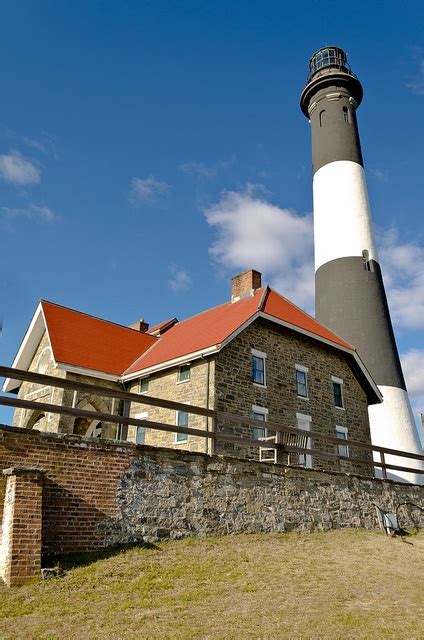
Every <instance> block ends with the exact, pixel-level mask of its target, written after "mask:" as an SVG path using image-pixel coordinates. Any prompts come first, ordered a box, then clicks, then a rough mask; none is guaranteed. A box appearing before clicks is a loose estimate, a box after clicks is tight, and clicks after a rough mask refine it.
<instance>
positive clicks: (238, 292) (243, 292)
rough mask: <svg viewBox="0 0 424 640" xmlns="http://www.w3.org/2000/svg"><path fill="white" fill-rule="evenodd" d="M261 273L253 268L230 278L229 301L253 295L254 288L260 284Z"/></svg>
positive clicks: (258, 287) (257, 287)
mask: <svg viewBox="0 0 424 640" xmlns="http://www.w3.org/2000/svg"><path fill="white" fill-rule="evenodd" d="M261 278H262V274H261V273H259V271H256V270H255V269H250V270H249V271H245V272H244V273H239V275H238V276H234V278H231V302H237V300H241V299H242V298H247V297H248V296H253V294H254V293H255V291H256V289H260V288H261V286H262V281H261Z"/></svg>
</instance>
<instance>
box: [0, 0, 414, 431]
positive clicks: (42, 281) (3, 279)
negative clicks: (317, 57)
mask: <svg viewBox="0 0 424 640" xmlns="http://www.w3.org/2000/svg"><path fill="white" fill-rule="evenodd" d="M325 44H333V45H337V46H340V47H342V48H344V49H345V50H346V51H347V53H348V56H349V62H350V64H351V67H352V70H353V71H354V72H355V73H356V74H357V75H358V76H359V78H360V80H361V82H362V84H363V87H364V100H363V103H362V105H361V106H360V108H359V109H358V113H357V115H358V121H359V128H360V135H361V142H362V150H363V154H364V161H365V169H366V174H367V181H368V189H369V196H370V201H371V207H372V211H373V218H374V223H375V228H376V234H377V244H378V246H379V251H380V261H381V264H382V268H383V275H384V279H385V283H386V289H387V294H388V299H389V305H390V309H391V313H392V319H393V322H394V327H395V333H396V337H397V342H398V347H399V351H400V354H401V359H402V363H403V367H404V372H405V375H406V380H407V385H408V389H409V392H410V397H411V400H412V403H413V407H414V411H415V412H418V411H419V410H422V411H424V340H423V328H424V223H423V207H424V204H423V203H424V180H423V149H424V121H423V117H422V114H423V108H424V7H423V6H422V3H421V2H419V1H415V0H410V1H409V2H408V3H402V4H401V3H399V2H398V1H396V2H395V1H394V0H386V1H385V2H379V1H374V2H372V3H369V2H364V1H362V0H358V1H356V2H355V3H341V2H332V1H327V2H326V1H321V2H315V1H310V2H308V1H306V2H303V3H283V2H281V1H274V0H269V1H267V2H264V1H263V0H261V1H259V0H257V1H256V0H244V2H243V3H241V2H234V1H233V0H226V1H225V2H223V1H220V0H215V1H214V2H212V1H209V0H208V1H205V0H184V2H174V1H165V0H155V1H147V0H144V1H143V2H139V1H132V2H125V1H123V0H120V1H119V2H111V1H107V0H105V1H102V2H100V1H98V0H90V2H86V1H81V0H72V2H71V1H69V0H68V1H65V0H61V1H59V2H57V0H54V1H52V0H43V2H39V0H37V1H29V0H13V1H10V0H4V1H3V2H2V3H1V7H0V60H1V65H0V79H1V94H0V95H1V99H0V248H1V250H0V268H1V276H0V320H1V321H2V323H3V330H2V334H1V337H0V362H2V363H4V364H7V365H8V364H10V363H11V362H12V360H13V358H14V356H15V354H16V351H17V349H18V347H19V344H20V341H21V339H22V336H23V334H24V332H25V330H26V328H27V326H28V324H29V322H30V320H31V317H32V314H33V313H34V311H35V308H36V306H37V304H38V301H39V300H40V299H41V298H43V299H47V300H51V301H53V302H57V303H59V304H63V305H65V306H69V307H72V308H75V309H79V310H81V311H84V312H86V313H90V314H93V315H96V316H100V317H103V318H106V319H108V320H112V321H114V322H118V323H120V324H124V325H128V324H131V323H133V322H135V321H137V320H138V319H140V318H141V317H143V318H144V319H145V320H146V321H147V322H149V323H150V325H153V324H155V323H157V322H160V321H162V320H164V319H167V318H169V317H173V316H177V317H178V318H179V319H180V320H181V319H184V318H185V317H188V316H190V315H192V314H194V313H197V312H199V311H201V310H203V309H206V308H208V307H211V306H214V305H217V304H220V303H221V302H224V301H226V300H228V299H229V297H230V279H231V276H233V275H235V274H237V273H239V272H241V271H243V270H245V269H249V268H255V269H258V270H259V271H261V272H262V274H263V282H265V283H269V284H271V286H273V287H275V288H276V289H277V290H278V291H279V292H280V293H281V294H282V295H285V296H286V297H288V298H289V299H291V300H292V301H294V302H295V303H297V304H298V305H299V306H301V307H302V308H304V309H306V310H307V311H309V312H313V305H314V303H313V295H314V274H313V240H312V232H313V219H312V170H311V150H310V130H309V124H308V122H307V120H306V118H305V117H304V116H303V114H302V113H301V111H300V108H299V96H300V93H301V90H302V88H303V86H304V84H305V82H306V76H307V71H308V60H309V57H310V56H311V54H312V53H313V52H314V51H315V50H316V49H318V48H320V47H321V46H323V45H325ZM9 416H10V412H8V410H1V409H0V420H3V421H7V419H8V417H9Z"/></svg>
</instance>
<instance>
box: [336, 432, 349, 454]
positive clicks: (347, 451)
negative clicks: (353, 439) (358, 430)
mask: <svg viewBox="0 0 424 640" xmlns="http://www.w3.org/2000/svg"><path fill="white" fill-rule="evenodd" d="M339 433H343V434H344V436H345V437H344V438H340V440H342V441H343V440H347V439H348V437H349V431H348V428H347V427H342V426H340V425H338V424H337V425H336V437H337V438H338V437H339ZM341 449H343V450H344V451H345V453H342V451H341ZM337 455H339V456H344V457H345V458H350V453H349V445H347V444H341V443H340V444H338V445H337Z"/></svg>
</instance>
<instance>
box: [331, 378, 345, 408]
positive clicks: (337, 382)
mask: <svg viewBox="0 0 424 640" xmlns="http://www.w3.org/2000/svg"><path fill="white" fill-rule="evenodd" d="M333 382H335V383H336V384H339V385H340V393H341V396H342V406H341V407H338V406H337V405H336V403H335V398H334V387H333ZM331 391H332V393H333V404H334V406H335V408H336V409H340V410H341V411H345V404H344V392H343V378H338V377H337V376H331Z"/></svg>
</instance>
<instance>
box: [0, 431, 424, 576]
mask: <svg viewBox="0 0 424 640" xmlns="http://www.w3.org/2000/svg"><path fill="white" fill-rule="evenodd" d="M23 466H26V467H30V468H32V469H43V470H44V479H43V482H42V487H43V514H42V520H41V510H40V504H41V502H40V500H41V484H40V482H39V481H38V480H37V482H35V484H34V478H32V479H31V482H30V484H29V485H28V484H26V481H27V480H28V476H27V480H25V482H24V483H23V484H22V485H21V486H22V487H23V489H24V490H23V491H20V492H16V491H14V492H12V493H11V492H10V491H8V492H7V496H6V502H5V511H4V519H3V523H4V527H5V530H7V529H8V526H9V525H8V522H9V524H10V522H12V521H13V517H11V516H10V514H11V510H12V509H13V510H14V513H15V516H16V515H18V516H19V513H21V516H19V517H20V518H24V519H25V523H27V524H28V527H27V530H26V532H27V533H29V534H30V535H31V536H32V542H31V544H29V545H28V553H30V554H33V555H32V557H33V559H35V562H34V563H33V564H32V565H31V562H32V561H31V560H29V561H28V562H27V565H26V566H27V567H31V566H32V569H33V573H34V575H35V573H36V571H38V561H39V556H38V557H37V555H36V553H37V551H36V545H34V544H33V542H34V532H36V531H39V529H40V527H42V549H43V551H44V553H48V554H55V553H63V552H74V551H75V552H77V551H80V552H81V551H92V550H96V549H99V548H104V547H107V546H110V545H113V544H116V543H122V544H126V543H131V542H134V541H141V540H145V541H152V540H157V539H160V538H180V537H184V536H192V535H200V536H202V535H226V534H233V533H253V532H263V533H267V532H285V531H305V532H307V531H316V530H328V529H336V528H342V527H365V528H376V527H378V522H377V517H376V511H375V505H374V503H375V502H376V501H377V502H379V503H380V505H381V506H382V508H383V509H385V510H387V511H392V512H397V514H398V517H399V523H400V525H401V526H402V527H404V528H406V529H408V528H414V527H423V526H424V511H423V510H422V509H423V508H424V486H419V485H407V484H402V483H396V482H393V481H391V480H378V479H373V478H364V477H361V476H356V475H349V474H341V473H337V472H330V471H317V470H307V469H300V468H298V469H294V468H289V467H285V466H283V465H269V464H263V463H258V462H255V461H249V460H239V459H237V458H231V457H225V456H217V455H213V456H209V455H206V454H204V453H194V452H189V451H177V450H173V449H164V448H154V447H147V446H136V445H134V444H131V443H116V442H113V441H107V440H99V439H89V438H82V437H81V436H75V435H66V434H51V433H41V432H37V431H33V430H25V429H16V428H11V427H5V426H0V468H1V469H6V468H9V467H15V468H16V467H23ZM15 476H16V479H17V480H22V479H25V476H21V478H19V477H18V475H17V474H15ZM12 484H13V483H12ZM10 486H12V485H10ZM15 486H17V485H15ZM28 489H29V491H28ZM34 489H35V490H36V493H34ZM29 497H30V499H29ZM1 498H2V501H3V496H1ZM405 503H407V504H405ZM420 507H421V510H420ZM7 514H9V516H8V515H7ZM18 519H19V518H18ZM15 522H16V519H15ZM9 528H10V527H9ZM21 533H22V531H21ZM8 539H10V537H9V538H8V536H7V535H6V536H5V535H4V536H3V543H4V544H5V542H6V541H7V540H8ZM35 540H36V535H35ZM34 554H35V555H34ZM6 555H7V549H5V547H4V545H3V549H2V552H1V554H0V557H1V558H3V560H4V558H5V557H6ZM19 559H22V555H21V556H20V557H19V555H18V556H17V557H16V558H15V569H16V567H19ZM3 566H4V561H3ZM26 577H29V576H28V574H26Z"/></svg>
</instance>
